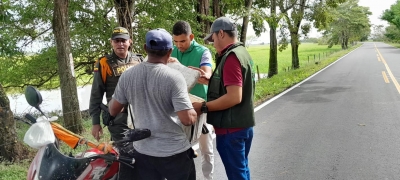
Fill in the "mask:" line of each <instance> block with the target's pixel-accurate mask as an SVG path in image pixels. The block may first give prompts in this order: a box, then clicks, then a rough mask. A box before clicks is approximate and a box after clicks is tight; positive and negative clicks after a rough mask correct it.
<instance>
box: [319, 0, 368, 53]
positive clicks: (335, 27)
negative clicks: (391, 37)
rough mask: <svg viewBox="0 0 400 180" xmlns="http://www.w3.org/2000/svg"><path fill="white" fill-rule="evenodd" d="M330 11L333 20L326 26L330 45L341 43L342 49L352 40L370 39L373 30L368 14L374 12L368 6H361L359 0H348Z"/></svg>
mask: <svg viewBox="0 0 400 180" xmlns="http://www.w3.org/2000/svg"><path fill="white" fill-rule="evenodd" d="M329 11H330V12H331V18H332V21H331V23H329V25H328V26H327V27H326V28H324V29H325V32H324V35H326V36H328V37H329V46H332V45H334V44H341V46H342V49H347V47H348V44H349V43H351V42H354V41H363V40H367V39H368V36H369V35H370V32H371V29H370V27H371V25H370V22H369V19H368V16H369V15H371V14H372V13H371V12H370V11H369V8H368V7H363V6H359V5H358V0H348V1H347V2H345V3H343V4H341V5H339V6H338V7H337V8H330V9H329Z"/></svg>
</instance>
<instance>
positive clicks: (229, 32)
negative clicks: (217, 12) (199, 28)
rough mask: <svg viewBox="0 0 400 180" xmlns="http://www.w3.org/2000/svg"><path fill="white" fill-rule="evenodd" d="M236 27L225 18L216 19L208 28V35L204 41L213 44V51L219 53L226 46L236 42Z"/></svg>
mask: <svg viewBox="0 0 400 180" xmlns="http://www.w3.org/2000/svg"><path fill="white" fill-rule="evenodd" d="M237 35H238V32H237V27H236V25H235V24H234V23H232V22H231V21H230V20H229V18H227V17H220V18H218V19H216V20H215V21H214V22H213V23H212V25H211V28H210V34H208V35H207V36H206V37H205V38H204V40H205V41H209V42H214V43H213V44H214V47H215V49H216V50H217V51H218V52H220V51H221V50H223V48H225V47H226V46H227V45H229V44H232V43H235V42H236V41H237Z"/></svg>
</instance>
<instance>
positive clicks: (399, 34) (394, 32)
mask: <svg viewBox="0 0 400 180" xmlns="http://www.w3.org/2000/svg"><path fill="white" fill-rule="evenodd" d="M385 37H387V38H388V39H389V40H390V41H391V42H395V43H398V42H400V31H399V29H398V28H397V27H396V26H395V25H392V24H391V25H389V26H388V27H386V29H385Z"/></svg>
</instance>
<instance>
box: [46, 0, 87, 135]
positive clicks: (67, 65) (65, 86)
mask: <svg viewBox="0 0 400 180" xmlns="http://www.w3.org/2000/svg"><path fill="white" fill-rule="evenodd" d="M53 32H54V36H55V40H56V46H57V59H58V72H59V76H60V89H61V100H62V108H63V118H64V126H65V127H66V128H68V129H70V130H71V131H73V132H75V133H78V134H79V133H81V132H82V130H83V127H82V122H81V112H80V109H79V103H78V95H77V94H78V93H77V88H76V79H75V74H74V69H73V68H74V66H73V58H72V53H71V43H70V37H69V26H68V0H54V14H53Z"/></svg>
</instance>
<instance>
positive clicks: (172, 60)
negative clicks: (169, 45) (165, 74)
mask: <svg viewBox="0 0 400 180" xmlns="http://www.w3.org/2000/svg"><path fill="white" fill-rule="evenodd" d="M174 62H178V63H180V62H179V61H178V59H176V58H174V57H169V58H168V61H167V63H174Z"/></svg>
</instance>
